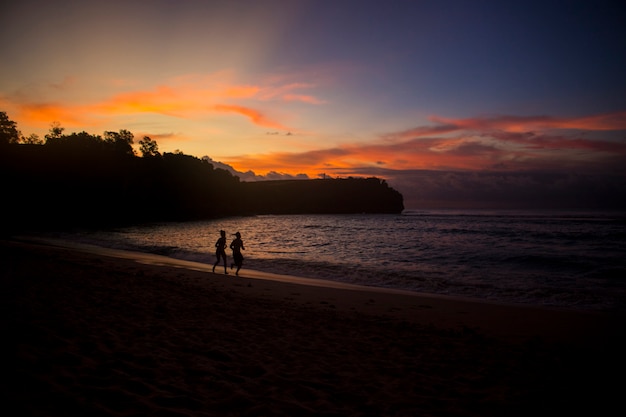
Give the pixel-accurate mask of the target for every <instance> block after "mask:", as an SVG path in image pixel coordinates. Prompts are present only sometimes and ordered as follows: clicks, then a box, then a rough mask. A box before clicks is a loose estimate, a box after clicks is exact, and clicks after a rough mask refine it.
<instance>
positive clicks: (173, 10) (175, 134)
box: [0, 0, 626, 209]
mask: <svg viewBox="0 0 626 417" xmlns="http://www.w3.org/2000/svg"><path fill="white" fill-rule="evenodd" d="M625 10H626V8H624V7H623V6H622V4H621V1H602V0H594V1H576V0H570V1H556V0H543V1H535V0H526V1H523V2H521V1H520V2H507V1H501V0H499V1H498V0H496V1H482V0H475V1H453V0H413V1H399V0H398V1H396V0H385V1H370V0H358V1H353V0H334V1H327V0H317V1H315V0H257V1H238V0H230V1H213V0H206V1H196V0H174V1H172V0H151V1H144V0H134V1H117V0H109V1H106V2H102V1H96V0H82V1H34V0H21V1H19V2H10V3H9V4H6V5H4V6H3V12H2V14H1V15H0V36H1V38H2V43H1V45H0V56H2V64H0V111H5V112H6V113H7V115H8V116H9V118H10V119H11V120H13V121H15V122H16V123H17V125H18V128H19V129H20V131H21V132H22V134H24V135H25V136H28V135H30V134H37V135H39V136H40V137H41V138H43V137H44V135H45V134H46V133H47V132H48V130H49V129H50V127H51V125H52V124H53V123H55V122H58V123H59V124H60V125H61V126H62V127H64V128H65V132H66V133H70V132H80V131H86V132H88V133H91V134H103V132H105V131H119V130H121V129H126V130H129V131H131V132H132V133H133V134H134V136H135V142H138V141H139V140H140V139H141V138H143V137H144V136H148V137H150V138H151V139H153V140H155V141H156V142H157V143H158V146H159V150H160V151H161V152H174V151H181V152H183V153H185V154H188V155H193V156H196V157H199V158H202V157H208V158H210V160H211V161H212V162H213V163H214V165H215V166H216V167H226V168H229V169H232V170H234V171H236V172H238V173H239V174H240V176H241V178H242V180H258V179H280V178H319V177H324V176H326V177H333V178H335V177H350V176H354V177H360V176H365V177H369V176H377V177H379V178H383V179H385V180H386V181H387V182H388V183H389V184H390V185H391V186H392V187H394V188H396V189H397V190H399V191H400V192H402V194H403V195H404V197H405V206H406V207H407V208H410V209H411V208H415V209H419V208H622V209H626V197H625V196H626V25H624V24H623V22H624V21H626V11H625Z"/></svg>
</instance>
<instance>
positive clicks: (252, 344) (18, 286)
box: [0, 240, 626, 416]
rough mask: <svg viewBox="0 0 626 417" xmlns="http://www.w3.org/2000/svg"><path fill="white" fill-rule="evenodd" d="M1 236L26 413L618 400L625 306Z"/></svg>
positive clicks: (551, 406) (354, 411) (501, 407)
mask: <svg viewBox="0 0 626 417" xmlns="http://www.w3.org/2000/svg"><path fill="white" fill-rule="evenodd" d="M0 242H1V243H0V244H1V246H2V250H3V254H4V255H3V258H4V262H3V266H2V277H3V281H4V282H3V284H4V286H5V288H7V292H6V295H5V298H6V300H5V304H6V305H8V306H9V314H8V315H5V316H4V318H3V320H5V321H6V322H7V323H6V326H5V327H6V329H9V332H8V334H9V336H10V337H9V340H11V343H13V347H14V349H12V350H11V351H13V352H15V357H14V358H9V359H10V361H11V363H14V364H15V367H16V369H15V371H16V373H15V375H16V376H15V378H14V380H12V381H11V382H10V383H9V384H7V385H8V387H7V390H8V392H9V393H10V394H11V395H10V397H12V398H13V400H14V401H16V402H17V403H18V409H21V410H26V411H28V412H26V411H25V412H24V414H29V415H60V414H61V415H69V414H78V415H80V414H82V415H113V416H118V415H119V416H122V415H131V414H137V415H138V414H143V415H145V414H150V413H156V412H159V413H162V414H163V415H188V416H192V415H193V416H195V415H259V414H261V415H263V414H266V415H267V414H269V415H294V414H297V415H354V416H356V415H415V414H416V413H417V414H425V415H481V416H489V415H494V416H495V415H525V414H526V415H527V414H528V413H531V412H532V414H534V415H537V414H541V412H546V413H547V412H552V413H554V412H562V411H564V410H566V411H571V412H573V411H580V410H581V409H586V410H588V411H598V410H602V409H604V407H607V408H606V409H607V410H609V409H610V408H609V406H611V405H616V404H618V401H619V399H620V397H619V395H618V391H619V390H618V387H617V386H613V385H611V383H610V381H611V378H610V377H609V376H610V374H611V373H613V374H615V375H614V376H619V375H620V372H621V371H622V370H621V367H620V366H618V364H619V363H621V362H618V359H619V358H620V357H621V355H622V349H623V348H624V347H625V346H626V345H625V344H624V340H623V338H622V337H623V323H624V320H623V319H624V317H622V316H619V315H613V314H604V313H595V312H580V311H569V310H556V309H549V308H537V307H526V306H517V305H503V304H497V303H484V302H475V301H468V300H462V299H451V298H447V297H430V296H424V295H422V294H400V293H395V292H388V291H374V290H372V289H371V288H369V287H366V288H365V289H361V288H349V289H348V288H329V287H328V286H316V285H302V283H296V282H293V279H292V278H293V277H287V279H284V280H270V279H267V278H277V277H269V276H265V277H256V276H255V277H253V278H252V277H247V278H246V276H245V275H246V270H245V269H244V270H242V277H235V276H234V275H223V274H213V273H211V272H210V271H209V272H207V271H205V270H203V268H201V267H200V266H199V265H197V264H196V263H191V264H184V265H182V264H180V263H179V262H178V260H173V261H169V263H168V262H166V261H167V259H163V258H155V256H157V255H150V256H148V258H144V257H142V256H140V255H141V254H139V255H137V253H130V254H129V253H127V252H126V253H125V256H126V255H127V256H128V257H126V258H125V257H123V256H122V257H120V256H119V255H120V254H119V253H118V254H117V255H118V256H117V257H111V256H108V255H105V254H102V253H90V252H85V251H80V250H77V249H76V248H63V247H58V246H52V245H43V244H36V243H32V242H23V241H6V240H3V241H0ZM137 256H139V257H140V258H141V259H139V260H137V259H135V258H136V257H137ZM133 257H135V258H133ZM169 259H171V258H169ZM181 262H187V261H181ZM177 264H178V265H177ZM181 265H182V266H181ZM211 267H212V265H208V266H206V268H208V269H210V268H211ZM244 267H245V266H244ZM263 278H265V279H263ZM309 284H312V283H309ZM607 372H608V373H607ZM538 411H539V412H538ZM168 413H169V414H168Z"/></svg>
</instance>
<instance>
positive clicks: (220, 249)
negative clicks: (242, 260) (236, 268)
mask: <svg viewBox="0 0 626 417" xmlns="http://www.w3.org/2000/svg"><path fill="white" fill-rule="evenodd" d="M215 247H216V249H215V256H216V257H217V260H216V261H215V263H214V264H213V272H215V267H216V266H217V265H219V263H220V260H221V259H224V273H225V274H228V270H227V269H226V232H225V231H223V230H220V238H219V239H217V242H215Z"/></svg>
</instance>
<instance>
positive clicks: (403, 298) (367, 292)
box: [17, 237, 626, 341]
mask: <svg viewBox="0 0 626 417" xmlns="http://www.w3.org/2000/svg"><path fill="white" fill-rule="evenodd" d="M17 241H22V242H24V243H26V244H35V245H43V246H44V247H51V248H58V249H61V250H70V251H78V252H82V253H86V254H90V255H96V256H100V257H108V258H111V259H117V260H121V259H123V260H127V261H130V262H131V263H132V262H134V263H137V264H140V265H146V266H151V267H157V268H175V269H176V270H181V269H182V270H187V271H189V272H190V273H205V274H208V275H206V276H205V277H209V278H211V279H215V280H217V281H216V282H217V283H219V284H221V285H225V284H226V285H227V284H228V283H230V281H229V279H231V278H234V279H236V280H238V281H236V283H234V284H233V287H232V288H230V289H232V290H239V291H241V292H243V293H244V294H248V295H252V296H258V295H259V294H263V293H265V294H263V295H264V296H268V294H278V297H276V298H279V299H280V298H283V299H284V298H289V299H294V297H289V296H288V293H291V294H296V293H297V294H299V295H301V293H302V292H303V291H299V290H300V289H299V288H298V287H300V286H303V287H306V290H305V291H306V295H305V298H306V299H305V300H304V301H305V303H307V304H311V303H312V301H311V300H309V299H308V298H310V297H315V302H316V303H320V304H322V305H323V304H325V303H329V304H330V303H331V302H332V305H333V308H339V309H343V310H350V311H359V312H364V313H371V314H391V315H394V316H397V317H401V318H402V319H403V320H409V321H412V322H416V323H420V324H431V323H432V322H436V323H437V326H439V327H441V326H447V327H449V328H452V329H459V328H461V329H467V328H469V329H480V331H482V332H486V333H490V334H493V335H495V336H498V337H518V338H530V337H542V338H548V339H552V340H558V339H560V338H567V339H569V340H578V341H584V339H592V338H594V337H601V336H602V335H603V334H604V333H606V332H610V330H609V329H611V328H612V327H613V325H614V322H613V320H612V317H626V316H624V315H622V314H617V313H612V312H606V311H596V310H577V309H567V308H560V307H549V306H533V305H527V304H516V303H506V302H498V301H492V300H483V299H477V298H469V297H461V296H449V295H442V294H432V293H422V292H415V291H409V290H402V289H394V288H384V287H374V286H365V285H358V284H350V283H344V282H340V281H331V280H325V279H317V278H305V277H299V276H294V275H285V274H275V273H270V272H264V271H258V270H253V269H247V268H245V265H244V268H243V269H242V272H241V274H240V276H238V277H236V276H235V275H234V274H233V271H230V275H224V274H223V273H220V272H219V271H221V269H216V271H217V272H215V273H213V272H212V265H210V264H205V263H201V262H195V261H188V260H183V259H177V258H171V257H168V256H164V255H157V254H153V253H146V252H138V251H130V250H123V249H112V248H105V247H101V246H96V245H91V244H85V243H77V242H71V241H66V240H61V239H52V238H32V237H29V238H22V239H17ZM218 268H221V266H220V267H218ZM196 280H197V282H196V284H198V285H201V286H206V285H207V284H208V283H207V282H204V279H203V277H202V276H199V277H197V278H196ZM224 280H226V281H224ZM253 284H256V285H255V287H257V288H256V289H254V290H253V289H252V287H253ZM242 286H243V287H245V288H242ZM259 286H261V289H259ZM316 288H317V289H316ZM377 299H378V300H379V304H380V306H382V307H375V304H376V301H377ZM294 300H295V299H294ZM328 300H332V301H328ZM390 306H392V307H390ZM392 313H393V314H392ZM574 323H575V325H574Z"/></svg>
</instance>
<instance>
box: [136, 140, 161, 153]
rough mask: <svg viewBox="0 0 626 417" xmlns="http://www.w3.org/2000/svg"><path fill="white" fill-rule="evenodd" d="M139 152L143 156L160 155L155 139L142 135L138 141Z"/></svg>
mask: <svg viewBox="0 0 626 417" xmlns="http://www.w3.org/2000/svg"><path fill="white" fill-rule="evenodd" d="M139 152H141V155H142V156H143V157H144V158H146V157H151V156H161V154H160V153H159V145H157V143H156V141H154V140H152V139H150V138H149V137H148V136H144V137H143V139H141V140H140V141H139Z"/></svg>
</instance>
